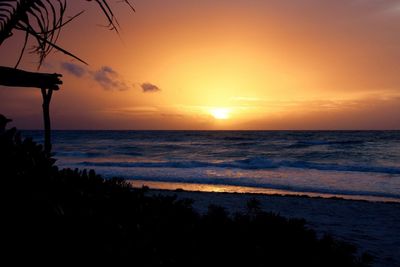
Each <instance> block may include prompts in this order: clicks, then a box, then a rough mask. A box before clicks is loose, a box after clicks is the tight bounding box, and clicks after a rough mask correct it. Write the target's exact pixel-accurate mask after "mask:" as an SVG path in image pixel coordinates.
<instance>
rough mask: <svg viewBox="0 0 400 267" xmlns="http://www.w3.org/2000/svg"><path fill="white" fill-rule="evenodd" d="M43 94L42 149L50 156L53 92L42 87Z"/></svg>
mask: <svg viewBox="0 0 400 267" xmlns="http://www.w3.org/2000/svg"><path fill="white" fill-rule="evenodd" d="M41 90H42V96H43V104H42V107H43V122H44V151H45V153H46V154H47V155H48V156H50V153H51V125H50V101H51V96H52V94H53V90H52V89H46V88H42V89H41Z"/></svg>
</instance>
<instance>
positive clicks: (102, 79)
mask: <svg viewBox="0 0 400 267" xmlns="http://www.w3.org/2000/svg"><path fill="white" fill-rule="evenodd" d="M92 75H93V79H94V80H95V81H96V82H98V83H99V84H100V85H101V87H103V88H104V89H105V90H118V91H126V90H128V89H130V86H128V85H127V84H126V82H125V81H124V80H123V79H122V77H121V76H120V75H119V74H118V73H117V72H116V71H115V70H113V69H112V68H111V67H109V66H103V67H101V68H100V69H99V70H97V71H95V72H93V73H92Z"/></svg>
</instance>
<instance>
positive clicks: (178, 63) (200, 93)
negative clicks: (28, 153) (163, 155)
mask: <svg viewBox="0 0 400 267" xmlns="http://www.w3.org/2000/svg"><path fill="white" fill-rule="evenodd" d="M69 2H70V3H69V5H70V6H69V9H68V12H67V13H68V14H69V15H71V16H72V15H74V14H76V13H77V12H79V11H81V10H86V11H85V13H84V14H83V15H82V16H80V17H78V18H77V19H76V20H74V21H73V22H72V23H70V24H69V25H67V26H66V27H65V28H64V30H63V31H62V32H61V36H60V39H59V41H58V45H59V46H61V47H63V48H65V49H67V50H68V51H70V52H72V53H74V54H76V55H77V56H79V57H80V58H82V59H84V60H85V61H86V62H88V63H89V65H84V64H82V63H80V62H79V61H77V60H74V59H72V58H70V57H68V56H66V55H64V54H62V53H59V52H58V53H57V52H56V53H52V54H50V55H49V56H48V57H47V58H46V61H45V63H44V64H43V66H42V67H41V68H40V70H39V71H41V72H50V73H53V72H57V73H62V74H63V78H62V79H63V82H64V84H63V86H62V88H61V90H59V91H57V92H55V93H54V94H53V99H52V103H51V118H52V127H53V129H140V130H145V129H154V130H167V129H169V130H369V129H397V130H399V129H400V1H394V0H390V1H389V0H296V1H293V0H269V1H259V0H235V1H232V0H219V1H215V0H213V1H211V0H203V1H195V0H169V1H165V0H135V1H134V7H135V9H136V12H135V13H132V12H131V11H130V10H129V8H128V7H127V6H126V5H124V4H122V3H117V2H121V1H113V0H110V3H113V4H112V7H113V9H114V11H115V14H116V16H117V18H118V20H119V24H120V26H121V29H120V35H117V34H116V33H115V32H113V31H110V30H108V29H106V28H105V27H104V25H106V21H105V18H104V16H102V14H101V12H100V10H99V9H98V8H97V7H96V6H95V5H94V4H93V3H94V2H87V1H69ZM21 41H22V36H21V35H20V34H18V33H15V35H14V36H13V37H12V38H10V39H9V40H7V41H6V42H5V43H4V44H3V45H2V46H1V47H0V64H1V65H4V66H14V65H15V63H16V61H17V60H18V55H19V54H18V53H19V51H20V48H21ZM37 61H38V58H37V56H35V55H33V54H29V53H28V54H26V55H25V56H24V58H23V63H22V64H21V65H20V68H22V69H25V70H31V71H36V70H37ZM41 101H42V100H41V94H40V92H39V91H38V90H37V89H33V88H6V87H0V104H1V105H0V113H2V114H4V115H6V116H7V117H10V118H12V119H13V125H14V126H17V127H18V128H21V129H41V128H42V127H43V126H42V125H43V123H42V113H41V112H42V111H41Z"/></svg>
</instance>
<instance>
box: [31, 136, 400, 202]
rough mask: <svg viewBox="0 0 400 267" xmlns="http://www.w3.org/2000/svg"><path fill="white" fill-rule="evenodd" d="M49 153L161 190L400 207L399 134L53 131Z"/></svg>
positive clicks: (64, 162) (62, 162)
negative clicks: (302, 197) (319, 198)
mask: <svg viewBox="0 0 400 267" xmlns="http://www.w3.org/2000/svg"><path fill="white" fill-rule="evenodd" d="M23 135H24V136H26V137H28V136H29V137H33V138H34V139H35V140H37V141H39V142H42V140H43V138H42V132H41V131H24V132H23ZM53 150H54V152H55V158H56V159H57V165H58V166H59V167H61V168H63V167H68V168H80V169H83V168H86V169H94V170H96V172H98V173H100V174H102V175H103V176H105V177H115V176H117V177H122V178H126V179H128V180H132V181H140V183H146V182H148V183H149V184H151V185H152V186H155V187H157V185H159V186H160V188H164V187H166V185H167V187H168V186H169V188H174V187H175V188H178V187H184V188H197V189H199V190H202V189H204V190H211V191H212V188H215V189H216V191H237V192H278V193H279V192H283V193H289V194H302V195H311V196H315V195H317V196H322V197H324V196H339V197H344V198H356V199H365V200H378V201H398V202H400V131H54V132H53ZM205 188H206V189H205ZM228 189H229V190H228ZM268 190H269V191H268Z"/></svg>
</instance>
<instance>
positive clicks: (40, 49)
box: [0, 0, 134, 66]
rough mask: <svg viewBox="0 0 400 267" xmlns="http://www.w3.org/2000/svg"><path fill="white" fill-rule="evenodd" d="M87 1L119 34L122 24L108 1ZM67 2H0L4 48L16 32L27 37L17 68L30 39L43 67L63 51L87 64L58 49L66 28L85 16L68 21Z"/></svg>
mask: <svg viewBox="0 0 400 267" xmlns="http://www.w3.org/2000/svg"><path fill="white" fill-rule="evenodd" d="M69 1H76V0H69ZM85 1H87V2H92V1H93V2H95V3H96V4H97V5H98V6H99V8H100V9H101V11H102V12H103V14H104V15H105V17H106V19H107V21H108V27H109V28H110V29H111V30H115V31H116V32H117V33H118V27H119V24H118V21H117V19H116V17H115V15H114V13H113V10H112V9H111V7H110V5H109V3H108V2H107V0H85ZM67 2H68V1H67V0H0V45H1V44H2V43H3V42H4V41H5V40H6V39H7V38H9V37H10V36H12V34H13V30H20V31H23V32H24V33H25V39H24V45H23V48H22V51H21V54H20V57H19V59H18V62H17V65H18V64H19V62H20V61H21V57H22V55H23V53H24V51H25V48H26V44H27V42H28V39H29V37H32V38H33V39H34V40H35V42H36V46H35V48H34V51H33V52H36V53H37V54H38V55H39V66H40V65H41V64H42V63H43V60H44V59H45V57H46V56H47V55H48V54H49V53H50V52H51V51H52V49H56V50H59V51H61V52H63V53H65V54H67V55H69V56H71V57H73V58H76V59H77V60H79V61H81V62H83V63H85V62H84V61H83V60H82V59H80V58H78V57H77V56H75V55H73V54H71V53H70V52H68V51H67V50H65V49H63V48H61V47H59V46H57V45H56V43H57V39H58V36H59V34H60V31H61V29H62V27H63V26H65V25H66V24H68V23H69V22H70V21H71V20H73V19H75V18H76V17H77V16H79V15H81V14H82V13H83V11H82V12H80V13H78V14H76V15H75V16H73V17H70V18H68V19H66V20H65V12H66V10H67ZM122 2H125V3H126V4H128V6H129V7H130V8H131V9H132V10H133V11H134V9H133V7H132V5H131V4H130V3H129V1H128V0H124V1H122ZM68 3H70V2H68ZM85 64H86V63H85Z"/></svg>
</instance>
